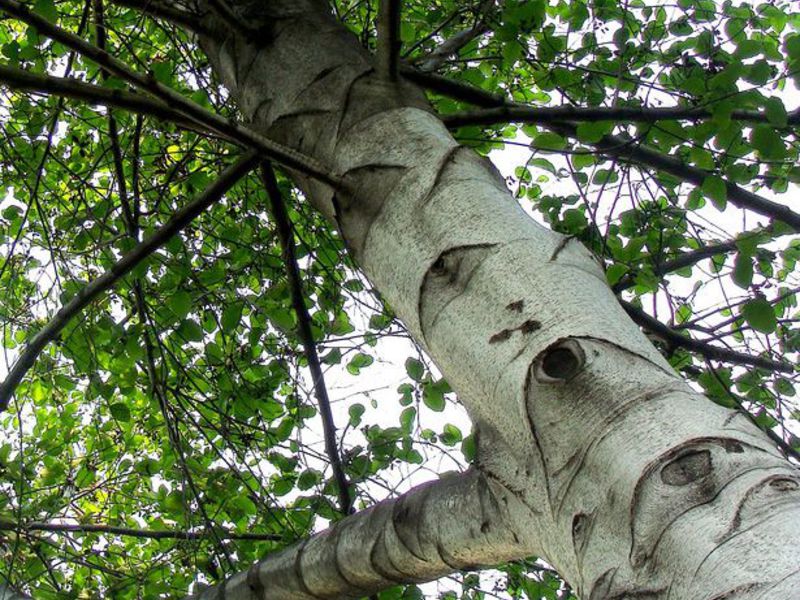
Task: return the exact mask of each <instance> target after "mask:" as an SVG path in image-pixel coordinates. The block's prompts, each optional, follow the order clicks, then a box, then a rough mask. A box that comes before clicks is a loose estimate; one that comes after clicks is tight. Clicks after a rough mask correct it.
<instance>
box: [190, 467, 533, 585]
mask: <svg viewBox="0 0 800 600" xmlns="http://www.w3.org/2000/svg"><path fill="white" fill-rule="evenodd" d="M501 494H502V496H501ZM501 497H502V500H503V501H501V499H500V498H501ZM506 500H508V504H506V502H505V501H506ZM519 510H520V508H519V505H518V504H517V499H516V497H515V496H514V495H513V494H510V493H506V492H505V491H504V488H501V486H499V485H497V484H495V483H493V482H491V481H490V480H489V479H488V478H487V477H486V475H484V474H483V473H482V472H480V471H478V470H470V471H467V472H466V473H461V474H458V475H449V476H446V477H443V478H442V479H440V480H438V481H434V482H430V483H426V484H423V485H420V486H417V487H415V488H413V489H412V490H410V491H409V492H408V493H406V494H405V495H403V496H401V497H400V498H396V499H393V500H386V501H384V502H380V503H378V504H376V505H374V506H372V507H370V508H368V509H366V510H363V511H361V512H359V513H357V514H354V515H350V516H349V517H347V518H346V519H342V520H341V521H338V522H336V523H335V524H334V525H333V526H332V527H331V528H330V529H327V530H325V531H323V532H321V533H319V534H317V535H315V536H313V537H312V538H310V539H309V540H306V541H304V542H300V543H299V544H295V545H293V546H290V547H288V548H285V549H284V550H281V551H280V552H276V553H274V554H270V555H269V556H267V557H266V558H265V559H264V560H262V561H261V562H259V563H256V564H255V565H253V566H252V567H251V568H250V569H249V570H248V571H245V572H242V573H239V574H237V575H234V576H233V577H231V578H230V579H228V580H227V581H225V582H224V583H222V584H220V585H218V586H214V587H211V588H207V589H205V590H203V591H202V592H201V594H200V595H199V596H191V597H190V598H192V599H194V600H212V599H218V598H258V599H259V600H286V599H287V598H292V599H293V600H321V599H322V598H331V599H332V598H336V599H337V600H344V599H347V598H363V597H364V596H366V595H369V594H370V593H372V592H376V591H379V590H383V589H386V588H388V587H391V586H395V585H397V584H399V583H417V582H420V581H430V580H432V579H435V578H437V577H441V576H443V575H447V574H449V573H452V572H453V571H457V570H459V569H465V568H474V567H475V566H477V565H481V564H486V563H487V562H491V563H496V562H498V561H500V562H502V561H503V560H511V559H512V558H516V557H518V556H520V555H530V554H534V553H535V552H536V549H535V548H534V547H533V545H532V544H531V541H530V540H528V539H526V537H527V536H526V535H525V534H524V533H522V532H521V531H518V532H515V531H514V529H513V528H512V527H511V523H513V522H514V521H513V517H512V514H513V516H516V517H519V518H521V519H524V518H525V517H524V516H523V515H524V514H528V515H529V513H522V512H519V513H518V512H517V511H519Z"/></svg>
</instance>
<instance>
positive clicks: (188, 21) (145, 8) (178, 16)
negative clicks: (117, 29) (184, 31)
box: [110, 0, 204, 33]
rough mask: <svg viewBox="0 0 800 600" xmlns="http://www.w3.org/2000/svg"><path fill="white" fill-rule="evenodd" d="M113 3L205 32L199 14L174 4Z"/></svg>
mask: <svg viewBox="0 0 800 600" xmlns="http://www.w3.org/2000/svg"><path fill="white" fill-rule="evenodd" d="M110 2H111V3H112V4H117V5H119V6H124V7H126V8H133V9H135V10H138V11H140V12H142V13H145V14H149V15H152V16H153V17H156V18H159V19H164V20H166V21H169V22H170V23H174V24H175V25H180V26H182V27H186V28H188V29H190V30H192V31H194V32H196V33H203V32H204V31H203V27H202V25H201V23H200V18H199V15H196V14H194V13H191V12H189V11H186V10H180V9H178V8H174V5H175V3H172V4H173V6H167V5H165V4H163V3H162V2H159V1H158V0H110Z"/></svg>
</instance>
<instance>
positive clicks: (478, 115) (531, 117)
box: [442, 102, 800, 128]
mask: <svg viewBox="0 0 800 600" xmlns="http://www.w3.org/2000/svg"><path fill="white" fill-rule="evenodd" d="M713 117H714V111H713V110H711V109H708V108H702V107H696V106H669V107H649V106H569V105H565V106H528V105H526V104H519V103H516V102H511V103H508V104H506V105H504V106H497V107H493V108H486V109H481V110H472V111H463V112H458V113H453V114H450V115H445V116H444V117H442V121H444V123H445V124H446V125H447V126H448V127H452V128H456V127H463V126H465V125H495V124H498V123H509V122H515V123H532V124H537V125H544V124H547V123H558V122H562V121H581V122H594V121H628V122H636V123H655V122H656V121H670V120H672V121H674V120H677V121H702V120H705V119H711V118H713ZM731 119H734V120H737V121H744V122H748V123H767V122H769V119H768V118H767V115H766V114H765V113H764V112H763V111H757V110H734V111H733V112H732V113H731ZM798 124H800V111H798V110H795V111H792V112H791V113H789V115H788V125H798Z"/></svg>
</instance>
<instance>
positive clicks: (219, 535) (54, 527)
mask: <svg viewBox="0 0 800 600" xmlns="http://www.w3.org/2000/svg"><path fill="white" fill-rule="evenodd" d="M0 531H14V532H16V533H20V534H23V533H29V532H33V531H46V532H49V533H58V534H66V533H107V534H111V535H120V536H125V537H135V538H144V539H151V540H202V539H207V538H209V537H212V535H214V534H213V533H212V532H211V531H208V530H204V531H178V530H152V529H136V528H132V527H117V526H114V525H93V524H92V525H89V524H71V523H49V522H41V521H34V522H32V523H26V524H24V525H17V524H16V523H12V522H7V521H0ZM214 538H215V539H223V540H253V541H275V542H279V541H281V540H283V539H285V537H284V536H281V535H278V534H274V533H236V532H233V531H228V530H224V529H223V530H217V531H216V535H214ZM0 598H2V596H0Z"/></svg>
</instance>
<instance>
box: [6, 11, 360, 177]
mask: <svg viewBox="0 0 800 600" xmlns="http://www.w3.org/2000/svg"><path fill="white" fill-rule="evenodd" d="M0 9H2V10H4V11H5V12H7V13H8V14H10V15H13V16H14V17H16V18H18V19H20V20H21V21H23V22H25V23H27V24H28V25H32V26H33V27H35V28H36V29H37V30H38V31H39V33H40V34H42V35H44V36H47V37H49V38H51V39H53V40H55V41H57V42H60V43H62V44H64V45H65V46H67V47H68V48H72V49H73V50H75V51H77V52H78V53H80V54H81V55H83V56H84V57H86V58H88V59H90V60H92V61H94V62H95V63H97V64H98V65H100V66H101V67H103V68H105V69H107V70H108V71H109V72H111V73H113V74H114V75H116V76H117V77H120V78H121V79H124V80H125V81H127V82H129V83H131V84H133V85H135V86H137V87H139V88H141V89H143V90H146V91H148V92H150V93H151V94H153V95H154V96H156V97H158V98H159V99H161V100H162V101H164V102H166V103H168V104H169V105H171V106H173V107H174V109H175V110H177V111H179V112H181V113H183V114H184V115H185V116H187V117H189V118H190V119H192V120H196V121H198V122H199V123H201V124H203V125H205V126H206V127H207V128H209V129H211V130H213V131H215V132H217V133H220V134H222V135H223V136H225V137H230V138H232V139H234V140H236V141H237V142H239V143H240V144H242V145H244V146H245V147H247V148H253V149H255V150H258V151H259V152H260V153H261V154H262V155H263V156H264V157H265V158H269V159H272V160H275V161H276V162H278V163H280V164H282V165H285V166H287V167H289V168H292V169H296V170H297V171H299V172H301V173H304V174H306V175H309V176H311V177H314V178H315V179H318V180H319V181H322V182H324V183H326V184H328V185H330V186H331V187H333V188H337V189H340V188H345V187H346V186H345V183H344V180H343V179H342V178H340V177H338V176H337V175H336V174H334V173H333V172H332V171H331V169H329V168H327V167H326V166H325V165H323V164H321V163H320V162H319V161H318V160H316V159H315V158H312V157H310V156H306V155H305V154H303V153H302V152H299V151H297V150H295V149H294V148H289V147H288V146H284V145H283V144H279V143H278V142H275V141H273V140H270V139H268V138H266V137H264V136H262V135H260V134H258V133H256V132H255V131H252V130H250V129H248V128H247V127H244V126H243V125H241V124H239V123H237V122H236V121H234V120H232V119H226V118H225V117H223V116H222V115H218V114H216V113H214V112H212V111H210V110H207V109H205V108H203V107H202V106H201V105H199V104H197V103H196V102H193V101H192V100H189V99H188V98H185V97H184V96H183V95H182V94H180V93H179V92H177V91H175V90H173V89H172V88H170V87H168V86H166V85H164V84H162V83H160V82H159V81H158V80H157V79H156V78H155V77H154V76H153V75H152V74H147V75H145V74H142V73H138V72H136V71H134V70H132V69H131V68H130V67H128V65H126V64H125V63H124V62H122V61H120V60H118V59H116V58H114V57H112V56H111V55H110V54H109V53H108V52H106V51H105V50H103V49H102V48H98V47H97V46H96V45H94V44H90V43H88V42H86V41H85V40H83V39H81V38H80V37H78V36H76V35H74V34H73V33H70V32H69V31H66V30H65V29H62V28H61V27H58V26H57V25H54V24H53V23H51V22H50V21H48V20H47V19H46V18H44V17H43V16H41V15H39V14H37V13H34V12H32V11H31V10H30V9H29V8H28V7H27V6H26V5H24V4H21V3H20V2H17V1H16V0H0Z"/></svg>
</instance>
